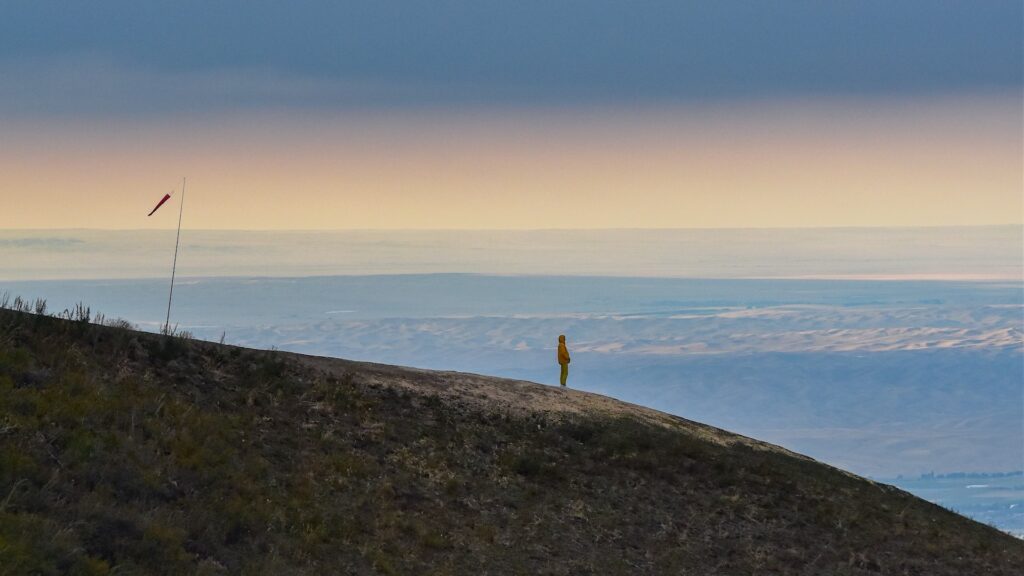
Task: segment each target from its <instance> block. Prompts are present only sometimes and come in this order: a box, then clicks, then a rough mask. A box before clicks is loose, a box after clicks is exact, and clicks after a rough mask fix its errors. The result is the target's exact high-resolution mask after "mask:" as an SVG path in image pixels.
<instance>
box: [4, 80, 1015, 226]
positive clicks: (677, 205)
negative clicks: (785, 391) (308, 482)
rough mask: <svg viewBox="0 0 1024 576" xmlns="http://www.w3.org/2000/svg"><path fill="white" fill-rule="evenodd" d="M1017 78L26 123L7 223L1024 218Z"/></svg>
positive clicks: (9, 174) (956, 221) (11, 138)
mask: <svg viewBox="0 0 1024 576" xmlns="http://www.w3.org/2000/svg"><path fill="white" fill-rule="evenodd" d="M1020 106H1021V103H1020V101H1019V95H1017V94H1011V95H1007V96H991V95H989V96H985V95H979V96H973V97H968V96H960V97H956V98H952V97H950V98H933V99H925V100H921V99H916V100H879V99H874V100H841V101H840V100H828V101H813V102H811V101H801V102H774V103H763V102H762V103H747V104H733V105H721V104H719V105H714V106H711V105H707V106H700V105H689V106H674V107H662V108H648V109H643V110H629V109H623V108H621V107H620V108H605V109H601V108H594V109H590V110H586V111H579V110H572V111H565V110H562V111H560V110H553V109H549V110H538V109H528V108H523V109H502V110H472V111H460V112H444V111H437V110H429V109H423V110H419V111H408V110H406V111H402V112H400V113H394V114H386V113H384V112H380V111H377V112H373V113H365V114H358V113H355V112H349V113H344V114H333V115H326V114H324V115H315V114H295V113H280V114H274V113H268V112H261V113H252V114H248V115H245V114H239V115H234V116H230V117H223V116H219V117H217V118H216V119H211V120H206V121H204V120H200V119H196V118H195V117H191V118H189V119H187V120H182V121H180V122H172V121H166V120H165V121H159V122H157V121H132V120H128V119H123V118H121V119H117V120H114V121H111V122H110V123H109V124H104V123H102V122H99V121H95V120H92V121H88V122H84V121H75V122H70V121H69V122H67V123H59V122H56V121H53V120H49V121H47V123H46V124H45V125H44V124H40V123H38V122H30V121H27V120H23V121H20V122H17V123H14V124H13V125H11V124H9V125H8V126H5V127H4V128H3V134H4V137H3V138H2V139H0V195H2V204H3V210H2V211H0V228H8V229H9V228H112V229H135V228H173V227H174V225H175V224H176V216H177V214H176V213H175V212H176V209H177V205H176V204H173V203H172V204H171V205H170V206H168V207H165V208H163V209H162V210H161V211H160V212H158V213H157V215H156V216H154V217H153V218H148V219H147V218H146V213H147V212H148V211H149V210H150V209H151V208H152V206H153V204H155V202H156V201H157V200H158V199H159V198H160V197H161V196H162V195H163V194H164V193H165V192H168V191H170V190H171V189H172V188H179V187H180V179H181V176H183V175H185V176H188V179H189V186H188V190H187V197H186V205H185V222H184V227H186V228H192V229H352V228H358V229H364V228H418V229H434V228H460V229H461V228H471V229H489V228H623V227H625V228H664V227H708V228H717V227H809V226H937V225H985V224H1019V223H1022V222H1024V215H1022V210H1024V207H1022V196H1021V195H1022V177H1024V176H1022V171H1024V168H1022V162H1024V161H1022V153H1024V151H1022V140H1021V139H1022V136H1021V129H1022V126H1021V115H1022V112H1021V108H1020Z"/></svg>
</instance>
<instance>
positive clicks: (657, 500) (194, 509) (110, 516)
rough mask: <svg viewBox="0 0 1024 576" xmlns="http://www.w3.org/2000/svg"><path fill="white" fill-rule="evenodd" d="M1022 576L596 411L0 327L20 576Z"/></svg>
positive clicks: (328, 366) (53, 328)
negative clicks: (330, 575)
mask: <svg viewBox="0 0 1024 576" xmlns="http://www.w3.org/2000/svg"><path fill="white" fill-rule="evenodd" d="M1021 565H1024V543H1021V542H1019V541H1017V540H1015V539H1013V538H1011V537H1009V536H1007V535H1005V534H1002V533H1001V532H998V531H996V530H994V529H992V528H990V527H987V526H984V525H981V524H978V523H976V522H973V521H971V520H968V519H966V518H963V517H960V516H958V515H956V514H953V513H951V512H948V511H946V510H943V509H942V508H939V507H937V506H934V505H931V504H929V503H927V502H924V501H922V500H920V499H917V498H915V497H913V496H911V495H909V494H907V493H904V492H901V491H899V490H896V489H894V488H891V487H888V486H884V485H879V484H875V483H872V482H870V481H867V480H864V479H861V478H858V477H855V476H853V475H850V474H847V473H844V472H842V471H839V470H836V469H833V468H830V467H827V466H825V465H822V464H820V463H817V462H815V461H813V460H810V459H808V458H804V457H801V456H799V455H795V454H792V453H789V452H787V451H785V450H782V449H780V448H778V447H774V446H771V445H767V444H763V443H760V442H757V441H754V440H751V439H748V438H743V437H740V436H736V435H732V434H729V433H728V432H725V431H722V430H718V429H714V428H711V427H707V426H703V425H700V424H697V423H693V422H689V421H686V420H683V419H680V418H676V417H672V416H669V415H666V414H662V413H659V412H656V411H653V410H648V409H644V408H641V407H638V406H632V405H628V404H624V403H621V402H617V401H614V400H612V399H609V398H605V397H601V396H596V395H593V394H586V393H582V392H578V391H573V390H559V389H554V388H549V387H545V386H540V385H537V384H531V383H527V382H517V381H509V380H501V379H496V378H488V377H484V376H475V375H469V374H456V373H442V372H428V371H422V370H414V369H407V368H398V367H391V366H382V365H371V364H363V363H356V362H347V361H342V360H334V359H327V358H316V357H308V356H300V355H293V354H286V353H279V352H262V351H255V350H247V349H241V348H236V347H231V346H224V345H216V344H211V343H205V342H197V341H187V340H181V339H177V338H165V337H160V336H156V335H152V334H144V333H138V332H132V331H129V330H123V329H114V328H106V327H100V326H94V325H90V324H87V323H82V322H70V321H65V320H56V319H53V318H46V317H40V316H32V315H27V314H22V313H16V312H10V311H0V575H7V574H37V573H38V574H62V573H78V574H107V573H115V572H116V573H117V574H120V575H125V574H185V573H199V574H222V573H232V574H323V573H339V574H602V575H603V574H730V575H732V574H772V573H775V574H877V573H882V574H929V575H938V574H993V575H997V574H1011V573H1016V571H1015V568H1019V567H1020V566H1021Z"/></svg>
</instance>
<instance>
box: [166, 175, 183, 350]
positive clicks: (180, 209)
mask: <svg viewBox="0 0 1024 576" xmlns="http://www.w3.org/2000/svg"><path fill="white" fill-rule="evenodd" d="M184 211H185V179H184V178H182V179H181V203H180V204H179V205H178V235H177V236H176V237H175V238H174V265H172V266H171V293H170V294H168V295H167V320H165V321H164V334H168V335H169V334H170V333H171V301H172V300H173V299H174V274H175V272H176V271H177V270H178V243H179V242H180V241H181V214H182V212H184Z"/></svg>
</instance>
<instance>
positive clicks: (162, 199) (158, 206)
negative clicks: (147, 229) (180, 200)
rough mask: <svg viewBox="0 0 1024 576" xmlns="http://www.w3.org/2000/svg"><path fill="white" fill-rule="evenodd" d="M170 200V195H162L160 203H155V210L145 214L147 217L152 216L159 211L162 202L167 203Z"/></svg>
mask: <svg viewBox="0 0 1024 576" xmlns="http://www.w3.org/2000/svg"><path fill="white" fill-rule="evenodd" d="M170 199H171V195H170V194H164V197H163V198H161V199H160V201H159V202H157V203H156V208H153V210H151V211H150V213H149V214H147V216H152V215H153V212H156V211H157V210H159V209H160V207H161V206H163V205H164V202H167V201H168V200H170Z"/></svg>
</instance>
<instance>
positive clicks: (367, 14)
mask: <svg viewBox="0 0 1024 576" xmlns="http://www.w3.org/2000/svg"><path fill="white" fill-rule="evenodd" d="M1021 10H1022V9H1021V3H1020V2H1019V0H986V1H984V2H977V1H943V2H935V1H932V0H928V1H925V0H900V1H899V2H893V1H891V0H864V1H858V2H819V1H810V0H808V1H799V2H798V1H778V2H760V1H746V2H739V1H721V2H680V1H678V0H674V1H668V2H651V1H641V0H632V1H610V0H561V1H551V0H548V1H543V2H541V1H531V0H524V1H516V2H510V1H508V0H474V1H465V2H457V1H452V0H436V1H431V2H420V1H407V2H385V1H380V0H376V1H360V2H339V1H322V0H314V1H306V2H284V1H269V0H259V1H247V2H224V1H210V0H203V1H199V0H180V1H177V2H138V1H136V0H105V1H103V2H86V1H61V2H52V1H47V0H43V1H41V0H7V1H5V2H3V4H2V17H0V110H5V109H6V111H7V112H9V113H17V112H25V113H33V114H38V113H47V112H53V113H60V112H67V111H78V112H89V111H97V112H103V111H105V112H115V111H118V110H125V111H136V112H154V111H161V110H171V109H181V108H185V109H193V110H204V109H211V108H218V107H237V106H286V107H288V106H297V107H309V106H315V107H323V106H326V107H332V106H345V105H368V104H369V105H372V104H388V105H407V104H491V103H507V104H525V105H529V104H570V105H571V104H576V103H606V102H627V103H645V102H666V101H667V102H673V101H692V100H715V99H722V98H759V97H787V96H797V97H800V96H814V95H821V94H827V95H878V94H883V95H884V94H919V93H956V92H966V91H985V90H999V91H1005V90H1017V89H1019V87H1020V86H1021V67H1022V57H1021V42H1022V38H1021V21H1022V14H1021Z"/></svg>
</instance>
